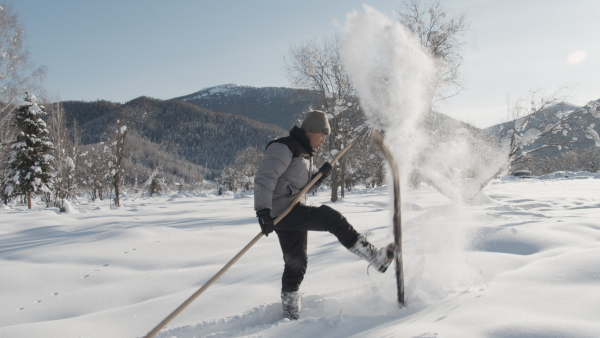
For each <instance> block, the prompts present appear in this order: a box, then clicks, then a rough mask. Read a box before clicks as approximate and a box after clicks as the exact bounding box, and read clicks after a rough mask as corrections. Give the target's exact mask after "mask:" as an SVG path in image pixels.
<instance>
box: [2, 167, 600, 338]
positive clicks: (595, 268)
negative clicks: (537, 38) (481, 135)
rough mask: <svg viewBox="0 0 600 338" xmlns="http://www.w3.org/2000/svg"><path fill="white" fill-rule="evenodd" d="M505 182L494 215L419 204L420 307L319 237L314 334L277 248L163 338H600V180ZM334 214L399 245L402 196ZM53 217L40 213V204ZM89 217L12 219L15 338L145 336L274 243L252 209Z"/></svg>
mask: <svg viewBox="0 0 600 338" xmlns="http://www.w3.org/2000/svg"><path fill="white" fill-rule="evenodd" d="M594 178H595V176H594V175H590V174H588V173H569V174H556V175H554V176H548V177H544V178H543V179H512V178H507V179H503V180H495V181H493V182H492V183H491V184H490V185H489V186H488V187H487V188H486V189H485V192H486V193H487V194H488V196H489V197H490V199H491V202H490V203H488V204H486V205H479V206H461V205H452V204H451V203H450V201H449V200H448V199H446V198H445V197H443V196H441V195H440V194H439V193H437V192H436V191H435V190H433V189H432V188H430V187H427V186H422V187H421V188H420V189H418V190H410V191H404V192H403V215H402V216H403V231H404V240H403V247H404V269H405V277H406V281H405V282H406V296H407V306H406V307H405V308H402V309H400V308H398V306H397V305H396V302H395V299H396V294H395V280H394V273H393V271H391V270H390V271H388V272H387V273H386V274H380V273H378V272H377V271H375V270H373V269H370V271H369V273H368V274H367V264H366V263H365V262H362V261H360V260H359V259H358V258H357V257H355V256H354V255H352V254H350V253H349V252H347V250H345V249H344V248H343V247H342V246H341V245H340V244H339V243H338V242H337V240H336V239H335V237H333V236H332V235H330V234H327V233H311V234H310V235H309V237H310V238H309V247H308V250H309V266H308V271H307V274H306V276H305V280H304V282H303V286H302V289H301V291H302V292H303V293H304V296H303V302H302V312H301V316H300V320H298V321H289V320H287V319H282V317H281V304H280V300H279V288H280V278H281V272H282V269H283V262H282V259H281V253H280V250H279V245H278V242H277V238H276V236H274V235H272V236H269V237H267V238H263V239H261V241H259V242H258V243H257V244H256V245H255V247H253V248H252V249H251V250H250V251H249V252H248V253H247V254H246V255H245V256H244V257H242V259H240V261H239V262H238V263H236V264H235V265H234V266H233V267H232V268H231V269H230V270H229V271H228V272H227V273H226V274H225V275H224V276H223V277H222V278H221V279H220V280H219V281H217V282H216V283H215V284H214V285H213V286H212V287H211V288H210V289H208V290H207V291H206V292H205V293H204V294H203V295H202V296H200V297H199V298H198V299H197V300H196V301H195V302H194V303H192V305H190V306H189V307H188V308H187V309H186V310H184V311H183V312H182V313H181V315H179V316H178V317H177V318H176V319H175V320H174V321H173V322H171V323H170V324H169V326H167V328H165V329H164V330H163V331H161V333H159V335H158V337H162V338H172V337H177V338H184V337H196V338H200V337H351V336H354V337H410V338H438V337H439V338H442V337H492V338H508V337H598V336H600V322H599V321H598V318H600V293H599V292H598V291H597V289H598V287H599V286H600V264H598V261H599V258H600V221H599V219H600V218H599V216H600V208H599V207H600V198H598V197H597V192H598V190H600V180H597V179H594ZM328 197H329V192H328V191H321V192H319V193H318V194H317V195H316V196H310V197H309V201H310V203H313V204H315V205H319V204H322V203H326V204H328V205H330V206H332V207H333V208H336V209H337V210H339V211H341V212H342V213H343V214H344V215H345V216H346V217H347V218H348V220H349V221H350V222H351V223H352V224H353V225H354V226H355V227H356V228H357V229H358V230H359V231H360V232H363V233H368V234H369V238H370V239H371V240H372V241H373V242H374V243H375V244H377V245H384V244H385V243H387V242H389V241H390V240H391V239H392V237H393V236H392V234H391V218H392V211H391V210H389V205H390V194H389V192H388V191H387V188H386V187H382V188H376V189H364V188H362V189H356V190H354V191H352V192H349V193H348V194H347V195H346V197H345V198H344V199H341V200H340V201H338V202H336V203H331V202H329V201H328ZM38 202H39V201H38ZM108 203H109V202H108V201H96V202H88V208H89V209H90V210H92V212H91V213H88V214H76V213H69V214H60V213H58V212H57V210H56V209H54V208H50V209H46V208H44V207H43V205H42V204H37V205H36V207H35V209H34V210H32V211H27V210H26V209H25V207H24V206H20V205H16V204H10V205H9V206H8V207H3V208H2V209H1V210H0V218H1V220H0V269H2V275H1V276H0V285H1V287H0V292H1V299H2V302H0V311H1V312H0V313H2V318H1V319H0V337H49V338H52V337H56V338H59V337H60V338H62V337H143V336H144V335H145V334H146V333H147V332H148V331H150V330H151V329H152V328H153V327H154V326H155V325H157V324H158V323H159V322H160V321H161V320H162V319H164V318H165V317H166V316H167V315H168V314H169V313H170V312H171V311H173V310H174V309H175V308H176V307H177V306H179V305H180V304H181V303H182V302H183V301H185V300H186V299H187V298H188V297H189V296H190V295H191V294H193V293H194V292H195V291H196V290H197V289H198V288H199V287H200V286H202V285H203V284H204V283H205V282H206V281H207V280H208V279H209V278H211V277H212V276H213V275H214V274H215V273H216V272H217V271H218V270H219V269H220V268H221V267H222V266H223V265H224V264H225V263H226V262H227V261H229V260H230V259H231V258H232V257H233V256H234V255H235V254H236V253H237V252H238V251H239V250H240V249H241V248H242V247H243V246H244V245H245V244H247V243H248V242H249V241H250V239H252V238H253V237H254V236H255V235H256V234H257V233H258V231H259V227H258V225H257V224H256V219H255V217H254V212H253V210H252V206H253V200H252V195H246V196H241V195H234V194H231V193H230V194H226V195H225V196H214V195H210V194H209V195H206V194H204V195H202V196H200V195H196V194H189V193H179V194H171V195H168V196H160V197H156V198H146V197H139V196H124V197H123V203H124V204H125V206H124V207H123V208H121V209H120V210H110V208H109V204H108Z"/></svg>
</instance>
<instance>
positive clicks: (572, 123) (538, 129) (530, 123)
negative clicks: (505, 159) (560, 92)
mask: <svg viewBox="0 0 600 338" xmlns="http://www.w3.org/2000/svg"><path fill="white" fill-rule="evenodd" d="M561 119H562V121H566V120H568V121H567V122H562V123H559V121H560V120H561ZM556 126H558V127H556ZM515 127H518V128H520V129H521V133H520V134H521V137H534V138H533V139H532V142H531V143H529V144H528V145H527V146H525V147H524V150H525V151H532V150H534V149H538V148H540V147H544V146H546V145H557V146H556V147H555V146H550V147H547V148H544V149H543V150H542V151H541V153H542V154H544V155H545V156H550V157H556V156H559V155H562V154H565V153H567V152H569V151H575V152H582V151H585V150H586V149H590V148H594V147H598V146H600V139H599V138H598V133H599V132H600V99H598V100H596V101H590V103H588V104H587V105H586V106H584V107H578V106H575V105H572V104H569V103H565V102H561V103H559V104H555V105H553V106H550V107H548V108H546V109H544V110H542V111H540V112H539V113H537V114H535V115H533V116H532V117H531V118H528V117H527V116H524V117H522V118H521V119H518V120H517V121H510V122H506V123H501V124H497V125H494V126H491V127H489V128H486V129H484V131H485V132H486V133H488V134H489V135H490V136H491V137H492V138H495V139H497V140H500V139H502V138H503V137H505V136H506V135H507V133H509V132H510V131H511V130H514V129H515ZM548 128H554V129H555V131H553V132H551V133H547V134H546V135H544V131H545V130H550V129H548ZM540 133H541V136H539V137H538V136H537V135H539V134H540ZM594 133H595V134H594Z"/></svg>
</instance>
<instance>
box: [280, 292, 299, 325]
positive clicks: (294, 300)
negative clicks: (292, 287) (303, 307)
mask: <svg viewBox="0 0 600 338" xmlns="http://www.w3.org/2000/svg"><path fill="white" fill-rule="evenodd" d="M301 300H302V296H301V295H300V291H281V304H282V305H283V316H284V317H285V318H287V319H290V320H298V318H299V317H300V301H301Z"/></svg>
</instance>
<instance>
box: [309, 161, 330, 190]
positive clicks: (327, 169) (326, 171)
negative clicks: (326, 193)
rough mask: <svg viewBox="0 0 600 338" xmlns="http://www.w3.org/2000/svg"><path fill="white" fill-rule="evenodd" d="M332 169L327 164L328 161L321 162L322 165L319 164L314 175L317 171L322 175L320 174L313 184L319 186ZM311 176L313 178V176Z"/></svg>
mask: <svg viewBox="0 0 600 338" xmlns="http://www.w3.org/2000/svg"><path fill="white" fill-rule="evenodd" d="M332 170H333V167H332V166H331V164H329V162H325V163H323V165H322V166H321V168H319V171H317V173H316V174H315V176H316V175H318V174H319V173H322V174H323V176H321V178H319V179H318V180H317V181H316V182H315V186H317V187H320V186H321V183H323V181H325V180H326V179H327V177H329V175H331V171H332ZM313 178H314V176H313Z"/></svg>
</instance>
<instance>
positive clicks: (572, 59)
mask: <svg viewBox="0 0 600 338" xmlns="http://www.w3.org/2000/svg"><path fill="white" fill-rule="evenodd" d="M586 58H587V53H586V52H585V51H584V50H578V51H575V52H573V53H571V54H569V56H567V60H566V61H567V63H568V64H570V65H576V64H578V63H581V62H583V60H585V59H586Z"/></svg>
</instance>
